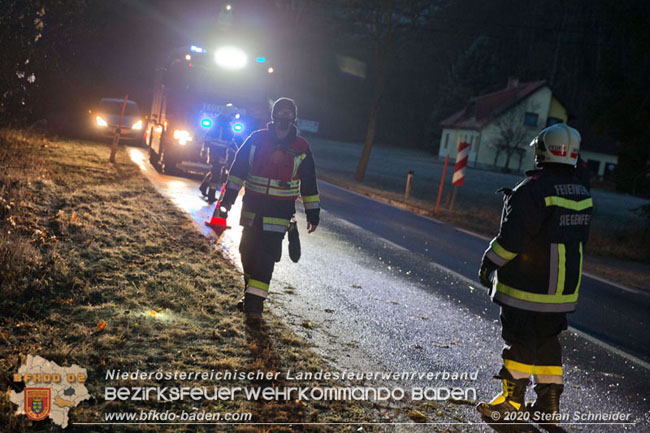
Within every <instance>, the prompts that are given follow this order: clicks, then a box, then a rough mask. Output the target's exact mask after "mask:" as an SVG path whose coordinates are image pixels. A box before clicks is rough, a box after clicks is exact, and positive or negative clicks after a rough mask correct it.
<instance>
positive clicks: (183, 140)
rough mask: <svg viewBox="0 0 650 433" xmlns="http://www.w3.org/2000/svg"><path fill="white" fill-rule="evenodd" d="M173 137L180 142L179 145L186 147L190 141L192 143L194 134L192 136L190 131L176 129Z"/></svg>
mask: <svg viewBox="0 0 650 433" xmlns="http://www.w3.org/2000/svg"><path fill="white" fill-rule="evenodd" d="M172 137H174V140H176V141H178V144H180V145H182V146H185V145H186V144H187V142H188V141H192V134H190V131H187V130H185V129H174V132H173V133H172Z"/></svg>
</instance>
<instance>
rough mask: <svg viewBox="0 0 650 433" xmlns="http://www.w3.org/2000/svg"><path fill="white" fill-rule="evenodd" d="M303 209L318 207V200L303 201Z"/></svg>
mask: <svg viewBox="0 0 650 433" xmlns="http://www.w3.org/2000/svg"><path fill="white" fill-rule="evenodd" d="M303 205H304V206H305V209H320V202H313V203H303Z"/></svg>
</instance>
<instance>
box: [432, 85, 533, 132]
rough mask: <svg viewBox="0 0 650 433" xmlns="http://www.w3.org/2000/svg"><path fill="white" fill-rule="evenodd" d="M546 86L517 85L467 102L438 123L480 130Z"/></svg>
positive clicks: (444, 125)
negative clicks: (459, 109) (462, 107)
mask: <svg viewBox="0 0 650 433" xmlns="http://www.w3.org/2000/svg"><path fill="white" fill-rule="evenodd" d="M545 85H546V81H544V80H541V81H532V82H528V83H518V84H516V85H514V86H510V87H507V88H505V89H502V90H499V91H497V92H493V93H488V94H487V95H482V96H478V97H475V98H472V99H470V100H469V103H468V104H467V105H466V106H465V108H464V109H462V110H461V111H459V112H457V113H455V114H452V115H451V116H449V117H447V118H446V119H444V120H443V121H442V122H440V125H441V126H442V127H443V128H459V129H460V128H462V129H480V128H482V127H483V126H485V125H486V124H487V123H489V122H490V121H491V120H492V119H494V118H495V117H496V116H498V115H499V114H501V113H503V112H504V111H506V110H507V109H508V108H510V107H512V106H513V105H516V104H517V103H518V102H519V101H521V100H522V99H524V98H526V97H527V96H529V95H531V94H533V93H534V92H536V91H537V90H539V89H540V88H542V87H544V86H545Z"/></svg>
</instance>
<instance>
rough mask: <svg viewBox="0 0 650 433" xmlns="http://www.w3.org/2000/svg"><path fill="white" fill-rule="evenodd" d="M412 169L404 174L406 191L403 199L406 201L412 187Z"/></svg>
mask: <svg viewBox="0 0 650 433" xmlns="http://www.w3.org/2000/svg"><path fill="white" fill-rule="evenodd" d="M413 174H414V173H413V170H409V172H408V174H407V175H406V191H404V201H407V200H408V199H409V197H410V196H411V189H412V188H413Z"/></svg>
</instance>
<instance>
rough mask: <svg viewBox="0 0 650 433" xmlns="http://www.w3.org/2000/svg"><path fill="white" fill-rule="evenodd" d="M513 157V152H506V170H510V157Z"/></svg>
mask: <svg viewBox="0 0 650 433" xmlns="http://www.w3.org/2000/svg"><path fill="white" fill-rule="evenodd" d="M511 156H512V152H506V165H505V169H506V170H510V157H511Z"/></svg>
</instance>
